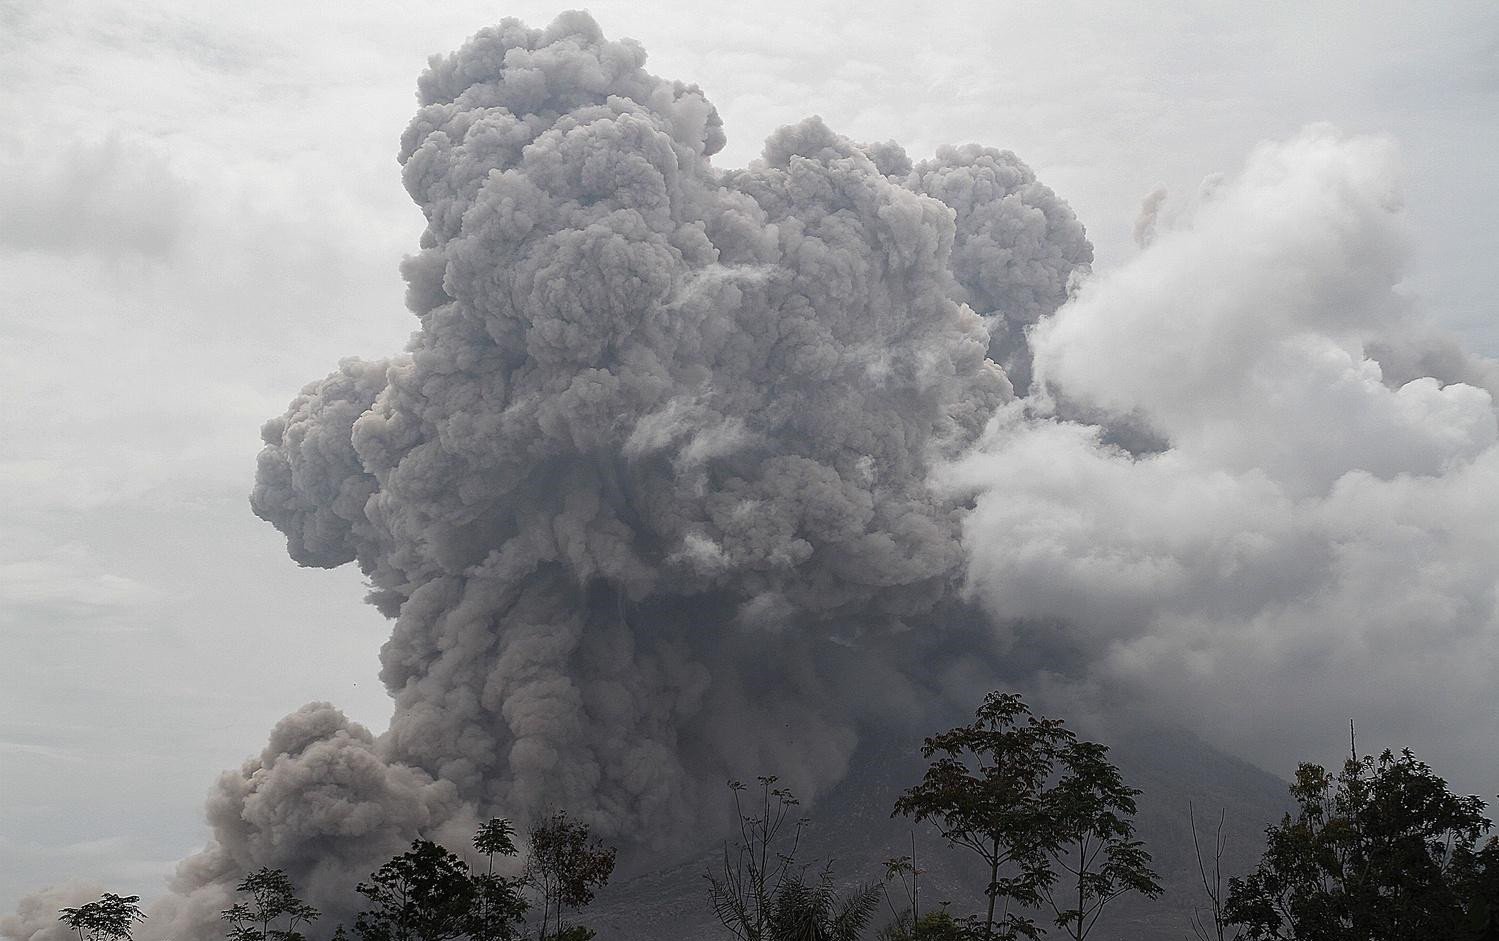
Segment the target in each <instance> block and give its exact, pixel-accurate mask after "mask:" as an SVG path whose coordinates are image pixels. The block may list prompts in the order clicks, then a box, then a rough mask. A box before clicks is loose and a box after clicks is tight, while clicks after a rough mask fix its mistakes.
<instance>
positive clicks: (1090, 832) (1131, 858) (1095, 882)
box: [1038, 740, 1161, 941]
mask: <svg viewBox="0 0 1499 941" xmlns="http://www.w3.org/2000/svg"><path fill="white" fill-rule="evenodd" d="M1059 763H1060V765H1061V768H1062V776H1061V778H1060V780H1058V781H1057V782H1056V783H1055V784H1053V785H1052V786H1051V787H1048V788H1046V789H1045V790H1044V791H1043V792H1042V795H1041V801H1040V804H1041V827H1042V830H1043V833H1042V835H1041V838H1040V840H1039V844H1038V845H1039V848H1040V850H1041V851H1042V852H1043V853H1045V855H1046V856H1047V857H1048V858H1049V860H1050V863H1051V865H1049V866H1047V867H1046V869H1045V875H1044V876H1043V877H1042V878H1041V879H1040V880H1039V883H1038V889H1039V891H1040V894H1041V896H1042V897H1043V898H1044V899H1045V900H1046V903H1047V905H1048V906H1049V907H1050V908H1051V910H1052V912H1053V913H1054V914H1055V916H1056V917H1055V923H1056V926H1057V927H1058V928H1061V929H1063V930H1064V931H1065V932H1066V933H1067V936H1068V937H1070V938H1073V939H1075V941H1082V939H1084V938H1086V937H1087V936H1088V933H1089V932H1090V931H1092V930H1093V926H1094V925H1096V924H1097V923H1098V919H1099V918H1100V917H1101V916H1102V914H1103V909H1104V906H1106V905H1108V903H1109V902H1111V901H1113V900H1114V899H1116V898H1118V897H1119V896H1121V895H1123V894H1124V893H1126V892H1139V893H1141V894H1142V895H1145V896H1147V897H1149V898H1155V897H1157V896H1159V895H1160V894H1161V886H1160V884H1159V883H1158V882H1157V881H1156V876H1155V873H1154V872H1152V871H1151V869H1150V854H1149V853H1147V852H1146V851H1145V845H1144V844H1143V843H1141V842H1140V841H1139V840H1136V839H1134V832H1135V827H1134V820H1133V818H1134V815H1135V798H1136V797H1138V796H1139V794H1140V792H1139V790H1137V789H1135V788H1132V787H1127V786H1126V785H1125V783H1124V780H1123V778H1121V777H1120V775H1119V769H1118V768H1116V767H1114V766H1113V765H1112V764H1111V763H1110V762H1109V760H1108V748H1107V747H1106V746H1104V745H1099V744H1098V743H1096V742H1079V741H1075V740H1074V741H1068V742H1067V744H1066V746H1065V747H1063V748H1062V750H1061V753H1060V755H1059ZM1058 870H1060V871H1061V872H1062V873H1066V874H1067V876H1066V877H1065V878H1063V877H1062V876H1061V875H1060V873H1059V872H1058Z"/></svg>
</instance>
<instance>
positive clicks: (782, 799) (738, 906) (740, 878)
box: [706, 775, 807, 941]
mask: <svg viewBox="0 0 1499 941" xmlns="http://www.w3.org/2000/svg"><path fill="white" fill-rule="evenodd" d="M756 780H758V781H759V783H760V802H759V803H760V806H759V808H758V812H757V813H755V814H753V815H751V814H748V813H746V812H745V808H744V802H743V794H744V791H745V786H744V785H743V784H741V783H739V782H738V781H730V782H729V790H730V791H731V792H732V793H733V795H734V811H735V814H736V816H738V818H739V842H738V843H736V844H735V845H734V849H733V850H732V852H731V851H730V849H729V843H728V841H727V840H725V841H724V845H723V862H722V863H721V865H720V870H721V871H720V873H714V872H713V871H711V870H710V871H709V872H708V873H707V875H706V878H707V879H708V897H709V900H710V901H711V903H712V905H713V913H714V914H715V915H717V916H718V920H719V922H721V923H722V924H723V926H724V927H725V928H726V929H728V930H729V932H730V933H732V934H733V935H734V937H735V938H738V939H740V941H766V939H767V938H769V931H770V922H771V917H772V913H773V911H774V907H775V899H776V897H777V896H778V895H779V894H780V891H781V888H782V886H783V885H785V883H786V881H787V880H788V879H789V878H791V877H792V876H793V875H794V872H793V866H794V865H795V863H796V851H797V848H798V846H800V844H801V838H802V832H803V831H804V830H805V829H806V827H807V818H805V817H800V818H797V820H796V821H795V823H794V825H793V826H792V829H791V831H790V832H789V833H787V832H785V830H786V824H787V821H788V820H789V819H790V817H791V813H792V811H793V809H794V808H795V807H796V806H797V805H798V804H799V803H800V802H799V801H798V800H797V799H796V796H795V795H794V794H792V793H791V791H790V790H789V789H787V788H783V787H776V786H775V784H776V780H777V779H776V777H775V776H774V775H766V776H762V777H760V778H757V779H756Z"/></svg>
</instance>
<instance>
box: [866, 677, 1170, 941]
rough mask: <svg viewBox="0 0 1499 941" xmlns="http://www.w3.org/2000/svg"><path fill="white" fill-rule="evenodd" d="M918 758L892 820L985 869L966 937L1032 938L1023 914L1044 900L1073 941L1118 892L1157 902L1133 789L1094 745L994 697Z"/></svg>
mask: <svg viewBox="0 0 1499 941" xmlns="http://www.w3.org/2000/svg"><path fill="white" fill-rule="evenodd" d="M921 754H922V756H923V757H925V758H933V757H935V760H934V761H933V762H932V764H931V765H930V766H929V767H928V768H927V771H926V774H925V775H924V776H923V777H922V780H921V783H920V784H918V785H916V786H915V787H912V788H910V789H908V790H906V791H905V792H904V793H902V794H901V796H900V797H899V798H898V799H897V800H896V802H895V811H894V812H895V814H906V815H908V816H911V817H914V818H915V819H916V820H918V821H919V820H927V819H930V820H932V821H934V822H935V823H936V824H937V827H938V830H939V831H940V832H941V834H942V836H943V837H944V838H945V839H946V840H947V841H948V843H950V844H951V845H953V846H955V847H961V848H964V849H967V850H969V851H971V852H973V853H974V854H975V855H977V856H978V857H979V858H980V859H981V860H982V861H983V863H984V864H985V866H986V867H987V869H988V875H989V884H988V888H987V891H986V895H987V897H988V905H987V910H986V911H985V914H984V920H983V922H982V924H981V925H979V926H978V927H977V929H976V936H977V937H982V938H985V939H991V938H1000V939H1015V938H1036V937H1038V936H1039V935H1040V934H1041V933H1042V929H1040V928H1039V927H1037V925H1036V923H1035V921H1034V919H1032V918H1031V917H1030V915H1029V914H1027V911H1026V910H1027V909H1031V908H1035V907H1039V906H1040V905H1042V904H1043V903H1045V904H1047V905H1049V906H1050V907H1051V909H1052V911H1053V914H1054V915H1055V918H1054V921H1055V924H1056V925H1057V926H1058V927H1061V928H1063V929H1065V930H1066V931H1067V933H1068V935H1069V936H1071V937H1072V938H1075V939H1079V941H1081V939H1083V938H1086V937H1087V935H1088V933H1089V932H1090V931H1091V930H1092V929H1093V926H1094V925H1096V924H1097V922H1098V919H1099V917H1100V916H1101V914H1102V912H1103V908H1104V906H1105V905H1107V904H1108V903H1109V902H1110V901H1112V900H1113V899H1115V898H1117V897H1119V896H1120V895H1122V894H1123V893H1125V892H1131V891H1135V892H1143V893H1145V894H1147V895H1150V896H1152V897H1154V896H1156V895H1159V894H1160V886H1159V885H1158V884H1157V882H1156V877H1155V874H1154V873H1153V872H1152V871H1151V870H1150V854H1148V853H1147V852H1145V847H1144V845H1143V844H1141V843H1140V842H1139V841H1138V840H1135V839H1134V822H1133V817H1134V814H1135V797H1136V796H1137V795H1138V794H1139V793H1140V792H1139V791H1137V790H1135V789H1134V788H1130V787H1127V786H1125V784H1124V781H1123V779H1122V778H1121V777H1120V775H1119V770H1118V769H1117V768H1115V767H1114V766H1113V765H1112V764H1111V763H1110V762H1109V760H1108V749H1107V748H1106V747H1104V746H1103V745H1099V744H1096V743H1093V742H1080V741H1078V740H1077V737H1076V736H1075V735H1073V733H1072V732H1070V731H1068V730H1067V728H1066V727H1065V726H1064V725H1063V723H1062V722H1061V721H1060V720H1056V719H1047V718H1044V717H1038V716H1036V715H1034V714H1032V712H1031V710H1030V708H1029V707H1028V706H1027V705H1026V704H1025V701H1024V700H1023V699H1021V698H1020V697H1019V696H1017V695H1015V694H1013V693H999V692H994V693H990V694H989V695H988V696H986V697H985V698H984V702H983V704H982V705H981V706H980V707H979V708H978V710H977V712H976V713H975V715H974V721H973V722H972V723H970V724H968V725H964V726H959V727H958V728H955V729H951V730H950V731H947V732H943V733H941V734H940V735H934V736H932V737H930V738H928V739H926V741H925V742H924V743H923V744H922V748H921ZM1063 873H1065V874H1066V876H1067V878H1065V879H1063V878H1062V875H1061V874H1063ZM996 906H999V907H1000V911H999V913H998V917H997V918H996V913H995V908H996Z"/></svg>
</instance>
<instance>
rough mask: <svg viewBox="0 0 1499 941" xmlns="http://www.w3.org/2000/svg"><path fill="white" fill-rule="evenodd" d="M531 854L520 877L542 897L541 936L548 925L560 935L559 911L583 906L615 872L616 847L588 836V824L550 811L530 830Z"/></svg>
mask: <svg viewBox="0 0 1499 941" xmlns="http://www.w3.org/2000/svg"><path fill="white" fill-rule="evenodd" d="M530 838H531V854H530V856H528V857H527V859H526V870H525V874H524V875H523V876H522V879H523V880H524V881H525V882H526V883H527V884H528V885H530V886H532V887H533V888H534V889H535V890H536V892H537V894H539V895H540V896H541V937H542V939H543V941H545V939H546V938H547V937H548V935H547V924H548V920H549V919H550V920H552V921H553V923H554V924H555V925H556V930H555V932H554V933H553V935H551V937H554V938H555V937H562V910H563V908H564V907H567V908H575V909H576V908H582V907H583V906H585V905H587V904H588V903H589V902H591V901H593V894H594V891H595V890H596V889H598V888H599V887H601V886H603V885H604V884H605V883H607V882H608V881H609V876H610V875H611V874H612V873H613V872H614V857H615V850H614V847H612V846H604V845H603V844H602V843H600V842H599V841H598V840H590V839H589V838H588V824H586V823H581V822H578V821H573V820H569V819H568V818H567V812H566V811H558V812H557V813H554V814H552V815H551V816H550V817H548V818H547V819H546V820H544V821H543V822H542V823H541V824H540V825H538V826H536V827H535V828H533V829H532V830H531V833H530Z"/></svg>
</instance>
